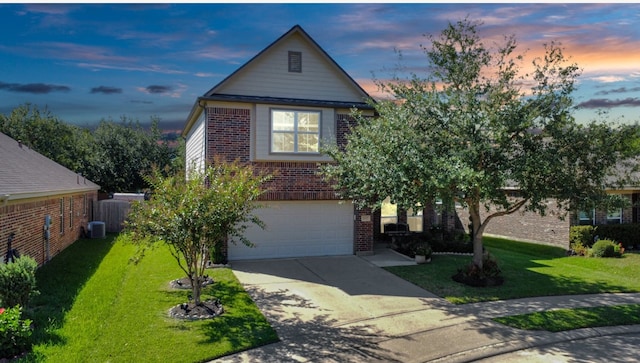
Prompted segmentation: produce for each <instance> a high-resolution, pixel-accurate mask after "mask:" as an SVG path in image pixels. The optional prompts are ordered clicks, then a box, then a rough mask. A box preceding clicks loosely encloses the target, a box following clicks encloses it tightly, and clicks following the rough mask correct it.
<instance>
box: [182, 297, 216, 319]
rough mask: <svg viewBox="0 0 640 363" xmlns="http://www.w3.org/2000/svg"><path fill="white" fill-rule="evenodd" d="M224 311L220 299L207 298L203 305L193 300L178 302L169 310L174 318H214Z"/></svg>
mask: <svg viewBox="0 0 640 363" xmlns="http://www.w3.org/2000/svg"><path fill="white" fill-rule="evenodd" d="M222 313H224V308H223V307H222V304H221V303H220V300H218V299H216V300H206V301H203V302H202V303H201V305H196V304H195V303H193V302H189V303H183V304H178V305H176V306H174V307H172V308H171V309H170V310H169V315H170V316H171V317H172V318H176V319H183V320H202V319H212V318H215V317H216V316H218V315H221V314H222Z"/></svg>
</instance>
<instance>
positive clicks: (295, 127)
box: [269, 108, 322, 155]
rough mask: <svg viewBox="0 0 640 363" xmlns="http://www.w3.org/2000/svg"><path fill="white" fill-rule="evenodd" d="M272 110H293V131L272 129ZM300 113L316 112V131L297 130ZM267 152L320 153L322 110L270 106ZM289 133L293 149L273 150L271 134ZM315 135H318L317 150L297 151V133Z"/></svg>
mask: <svg viewBox="0 0 640 363" xmlns="http://www.w3.org/2000/svg"><path fill="white" fill-rule="evenodd" d="M274 112H293V113H294V125H293V131H279V130H274V129H273V114H274ZM300 113H315V114H318V131H317V132H309V131H299V130H298V114H300ZM269 118H270V120H269V124H270V125H269V138H270V140H269V152H270V153H272V154H296V155H301V154H302V155H320V140H321V139H322V111H319V110H302V109H284V108H272V109H270V110H269ZM278 133H282V134H291V133H293V135H294V136H293V151H275V150H273V135H274V134H278ZM300 134H303V135H317V137H318V151H298V135H300Z"/></svg>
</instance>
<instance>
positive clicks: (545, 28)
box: [0, 3, 640, 129]
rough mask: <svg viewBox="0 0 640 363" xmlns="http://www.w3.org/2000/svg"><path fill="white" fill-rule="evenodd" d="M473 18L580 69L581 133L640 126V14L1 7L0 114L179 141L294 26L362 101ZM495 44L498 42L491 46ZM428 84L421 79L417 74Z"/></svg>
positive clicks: (516, 8)
mask: <svg viewBox="0 0 640 363" xmlns="http://www.w3.org/2000/svg"><path fill="white" fill-rule="evenodd" d="M465 17H468V18H469V19H471V20H475V21H481V22H483V24H484V25H483V26H482V27H481V28H480V33H481V36H482V37H483V38H486V39H488V40H494V39H495V40H500V39H502V37H503V36H504V35H511V34H513V35H515V36H516V39H517V40H518V42H519V47H518V50H517V51H518V52H520V53H522V52H526V53H525V56H526V57H527V58H526V59H527V60H528V61H530V60H531V59H532V57H533V56H535V55H537V54H540V52H541V50H542V47H543V44H544V43H546V42H550V41H552V40H555V41H558V42H560V43H561V44H562V45H563V46H564V48H565V53H566V54H567V55H569V56H571V58H572V60H573V61H574V62H576V63H577V64H578V66H579V67H580V68H582V70H583V73H582V76H581V77H580V79H579V80H580V81H579V85H578V87H579V88H578V91H577V92H576V93H575V100H576V106H578V107H579V110H578V111H576V113H575V115H576V117H577V118H578V120H579V121H587V120H590V119H592V118H594V117H596V116H595V115H596V112H597V111H598V110H606V111H609V112H610V114H611V116H612V118H614V119H615V118H618V117H623V121H624V122H634V121H638V120H640V114H639V112H638V111H639V110H640V4H633V3H621V4H595V3H581V4H572V3H569V4H559V3H537V4H530V3H526V4H525V3H498V4H484V3H471V4H469V3H465V4H460V3H458V4H456V3H448V4H438V3H422V4H420V3H411V4H390V3H350V4H329V3H327V4H300V3H298V4H295V3H283V4H256V3H238V4H216V3H211V4H185V5H182V4H172V3H160V4H149V3H140V4H118V3H111V4H92V5H87V4H74V3H69V4H48V3H40V4H8V5H0V24H1V25H0V27H1V28H2V38H1V40H0V113H2V114H8V113H10V112H11V110H13V109H14V108H15V107H18V106H20V105H23V104H26V103H30V104H32V105H36V106H37V107H38V108H39V109H44V108H45V107H46V108H47V109H48V110H49V111H51V113H53V114H54V115H56V116H58V117H59V118H60V119H62V120H64V121H66V122H69V123H73V124H77V125H80V126H91V125H95V124H96V123H97V122H98V121H100V120H101V119H113V120H119V119H120V117H121V116H126V117H127V118H131V119H137V120H139V121H140V122H141V123H145V122H148V121H149V119H150V117H151V116H157V117H159V118H160V120H161V123H160V126H161V128H164V129H181V128H182V126H183V125H184V122H185V119H186V117H187V116H188V114H189V111H190V109H191V106H192V105H193V103H194V102H195V100H196V98H197V97H198V96H202V95H203V94H204V93H205V92H207V91H208V90H209V89H210V88H211V87H213V86H214V85H216V84H217V83H218V82H219V81H221V80H222V79H223V78H225V77H226V76H228V75H229V74H230V73H232V72H234V71H235V70H236V69H237V68H238V67H240V66H241V65H242V64H244V63H245V62H247V61H248V60H249V59H251V58H252V57H253V56H254V55H256V54H257V53H258V52H260V51H261V50H262V49H264V48H265V47H267V46H268V45H269V44H271V42H273V41H274V40H276V39H277V38H278V37H279V36H281V35H282V34H284V33H285V32H286V31H288V30H289V29H291V27H293V26H294V25H296V24H298V25H300V26H302V28H303V29H304V30H305V31H307V33H309V35H310V36H311V37H312V38H314V39H315V40H316V42H317V43H318V44H319V45H320V46H321V47H322V48H323V49H324V50H325V51H327V53H328V54H329V55H330V56H331V57H332V58H333V59H334V60H335V61H336V62H337V63H338V64H339V65H340V66H341V67H342V68H343V69H344V70H345V71H346V72H347V73H348V74H349V75H350V76H351V77H352V78H353V79H355V80H356V81H357V82H358V83H359V84H360V85H361V86H362V87H363V88H364V89H365V90H367V91H369V92H370V94H371V95H373V96H375V95H376V88H375V87H374V85H373V82H372V80H373V79H374V78H377V79H385V78H387V77H389V76H390V75H391V71H392V70H393V69H394V67H396V66H397V65H398V63H399V58H398V54H397V52H396V51H401V52H402V55H403V60H402V65H403V66H405V67H408V68H409V69H412V70H413V71H415V72H417V73H418V74H421V72H424V66H425V64H426V63H425V57H424V54H423V53H422V51H421V50H420V45H421V44H423V45H428V41H427V39H426V38H425V37H424V36H423V35H424V34H438V33H439V32H440V31H441V30H442V29H443V28H444V27H446V25H447V23H448V22H455V21H458V20H461V19H463V18H465ZM489 43H490V42H489ZM422 74H424V73H422Z"/></svg>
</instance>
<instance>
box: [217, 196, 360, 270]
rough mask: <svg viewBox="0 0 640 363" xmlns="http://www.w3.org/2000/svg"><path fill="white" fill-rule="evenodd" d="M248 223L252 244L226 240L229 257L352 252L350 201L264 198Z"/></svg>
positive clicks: (298, 255) (242, 258)
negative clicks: (257, 223)
mask: <svg viewBox="0 0 640 363" xmlns="http://www.w3.org/2000/svg"><path fill="white" fill-rule="evenodd" d="M264 204H265V205H267V207H266V208H261V209H257V210H256V211H255V213H256V215H258V216H259V217H260V219H261V220H262V221H263V222H265V223H266V228H265V229H260V228H259V227H256V226H251V227H249V228H248V229H247V230H246V232H245V236H246V237H247V238H248V239H249V240H250V241H251V242H253V244H254V245H255V247H252V248H251V247H247V246H245V245H243V244H242V243H240V242H238V243H236V244H233V243H229V260H246V259H261V258H282V257H302V256H329V255H351V254H353V204H352V203H351V202H339V201H304V202H302V201H295V202H292V201H286V202H284V201H283V202H265V203H264Z"/></svg>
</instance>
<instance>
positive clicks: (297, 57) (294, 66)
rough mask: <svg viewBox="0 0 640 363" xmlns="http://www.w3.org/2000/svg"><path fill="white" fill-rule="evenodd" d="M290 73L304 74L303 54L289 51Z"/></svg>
mask: <svg viewBox="0 0 640 363" xmlns="http://www.w3.org/2000/svg"><path fill="white" fill-rule="evenodd" d="M289 72H297V73H302V52H292V51H289Z"/></svg>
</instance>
